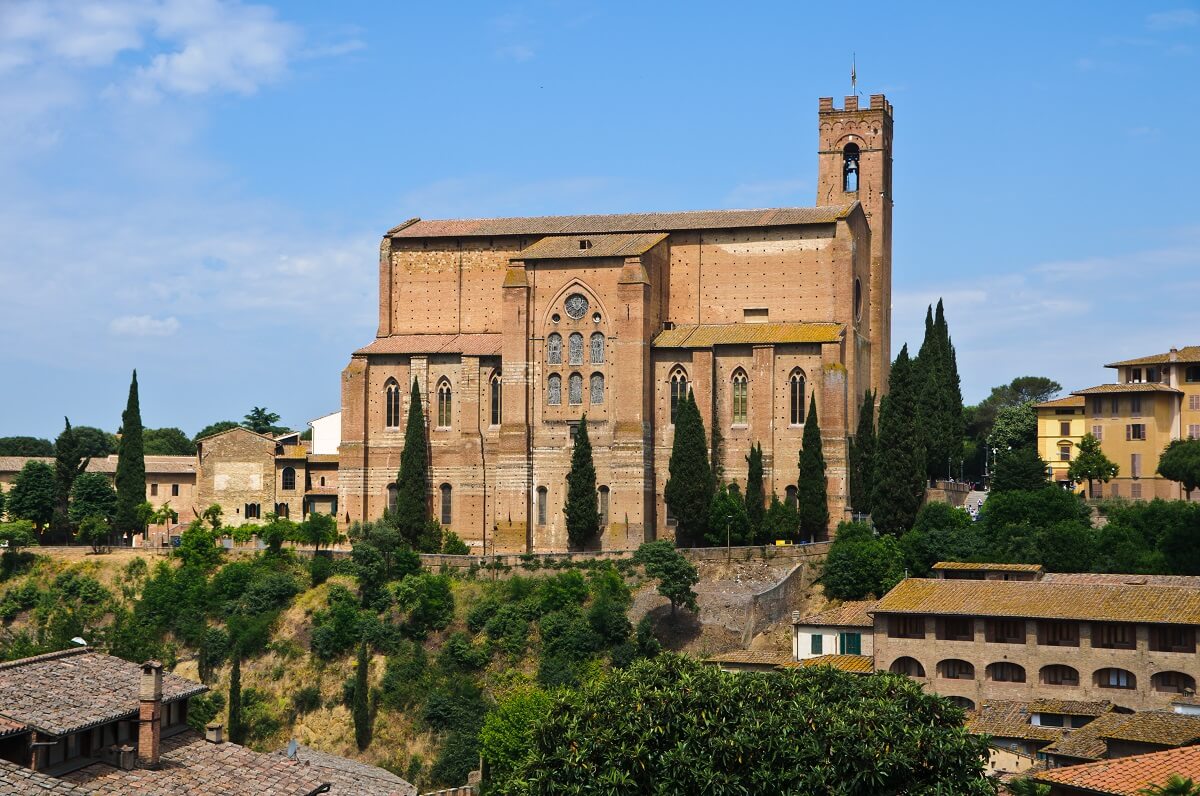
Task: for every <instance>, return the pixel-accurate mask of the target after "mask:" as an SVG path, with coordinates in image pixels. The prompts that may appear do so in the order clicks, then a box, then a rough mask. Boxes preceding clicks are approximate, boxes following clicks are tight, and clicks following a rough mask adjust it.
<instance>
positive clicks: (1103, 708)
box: [1029, 699, 1116, 716]
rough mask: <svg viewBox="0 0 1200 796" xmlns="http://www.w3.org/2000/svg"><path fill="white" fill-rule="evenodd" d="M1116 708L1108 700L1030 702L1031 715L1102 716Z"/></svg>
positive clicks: (1041, 700) (1043, 700)
mask: <svg viewBox="0 0 1200 796" xmlns="http://www.w3.org/2000/svg"><path fill="white" fill-rule="evenodd" d="M1115 707H1116V706H1115V705H1113V703H1112V702H1109V701H1107V700H1104V701H1089V700H1081V699H1034V700H1030V702H1029V712H1030V713H1057V714H1060V715H1063V716H1102V715H1104V714H1105V713H1111V712H1112V711H1113V710H1114V709H1115Z"/></svg>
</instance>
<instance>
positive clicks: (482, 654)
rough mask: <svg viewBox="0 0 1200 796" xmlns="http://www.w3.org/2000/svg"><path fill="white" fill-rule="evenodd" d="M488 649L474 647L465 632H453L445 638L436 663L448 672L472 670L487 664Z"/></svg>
mask: <svg viewBox="0 0 1200 796" xmlns="http://www.w3.org/2000/svg"><path fill="white" fill-rule="evenodd" d="M487 662H488V651H487V650H486V649H481V648H479V647H476V646H475V645H473V644H472V643H471V639H470V637H469V636H467V634H466V633H461V632H459V633H454V634H453V635H451V636H450V638H448V639H446V643H445V644H443V645H442V649H441V652H440V653H439V654H438V664H439V665H440V666H441V667H442V668H443V669H445V670H446V671H449V672H454V671H464V672H473V671H476V670H478V669H482V668H483V667H484V666H486V665H487Z"/></svg>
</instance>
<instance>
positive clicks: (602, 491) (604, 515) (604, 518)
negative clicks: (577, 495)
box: [596, 486, 608, 529]
mask: <svg viewBox="0 0 1200 796" xmlns="http://www.w3.org/2000/svg"><path fill="white" fill-rule="evenodd" d="M596 497H597V498H598V502H599V504H600V527H601V528H602V529H603V528H607V527H608V487H606V486H602V487H600V488H599V489H597V490H596Z"/></svg>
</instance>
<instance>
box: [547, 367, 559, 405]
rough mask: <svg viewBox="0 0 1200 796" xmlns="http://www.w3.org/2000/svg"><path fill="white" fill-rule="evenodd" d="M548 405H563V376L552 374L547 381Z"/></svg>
mask: <svg viewBox="0 0 1200 796" xmlns="http://www.w3.org/2000/svg"><path fill="white" fill-rule="evenodd" d="M546 403H548V404H550V405H551V406H559V405H561V404H562V376H560V375H558V374H557V373H551V374H550V378H549V379H548V380H547V381H546Z"/></svg>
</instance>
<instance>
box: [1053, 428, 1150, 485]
mask: <svg viewBox="0 0 1200 796" xmlns="http://www.w3.org/2000/svg"><path fill="white" fill-rule="evenodd" d="M1160 466H1161V465H1160ZM1118 472H1120V467H1118V466H1117V464H1116V463H1115V462H1113V460H1112V459H1110V458H1108V457H1107V456H1105V455H1104V451H1103V450H1101V449H1100V440H1098V439H1096V438H1095V437H1094V436H1092V435H1091V433H1087V434H1084V435H1083V439H1081V440H1079V454H1078V455H1076V457H1075V458H1074V459H1073V460H1072V461H1071V466H1070V467H1068V468H1067V477H1068V478H1070V479H1071V480H1072V481H1074V482H1075V483H1077V484H1078V483H1081V482H1083V481H1087V484H1088V491H1087V493H1088V497H1091V496H1092V494H1093V492H1092V485H1093V484H1094V483H1095V482H1096V481H1103V482H1104V483H1106V484H1107V483H1108V482H1109V481H1111V480H1112V479H1114V478H1116V477H1117V473H1118Z"/></svg>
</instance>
